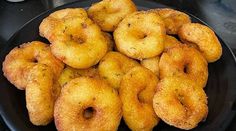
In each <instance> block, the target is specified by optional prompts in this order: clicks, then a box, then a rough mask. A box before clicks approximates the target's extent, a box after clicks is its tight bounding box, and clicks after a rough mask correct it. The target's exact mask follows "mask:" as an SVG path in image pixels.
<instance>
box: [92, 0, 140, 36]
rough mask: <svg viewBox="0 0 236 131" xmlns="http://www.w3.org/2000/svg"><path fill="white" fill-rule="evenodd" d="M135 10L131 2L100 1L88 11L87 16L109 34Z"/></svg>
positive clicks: (118, 0) (129, 0) (122, 0)
mask: <svg viewBox="0 0 236 131" xmlns="http://www.w3.org/2000/svg"><path fill="white" fill-rule="evenodd" d="M136 10H137V9H136V6H135V4H134V3H133V2H132V0H102V1H101V2H98V3H95V4H93V5H92V6H91V7H90V8H89V9H88V15H89V17H90V18H91V19H92V20H93V21H94V22H95V23H97V24H98V25H99V26H100V27H101V29H102V30H103V31H110V32H111V31H114V30H115V29H116V27H117V25H118V24H119V23H120V21H121V20H122V19H123V18H124V17H125V16H127V15H128V14H131V13H133V12H135V11H136Z"/></svg>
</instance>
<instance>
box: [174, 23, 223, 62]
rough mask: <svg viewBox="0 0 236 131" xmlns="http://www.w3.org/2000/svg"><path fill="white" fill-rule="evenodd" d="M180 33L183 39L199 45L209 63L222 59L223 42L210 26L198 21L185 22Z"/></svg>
mask: <svg viewBox="0 0 236 131" xmlns="http://www.w3.org/2000/svg"><path fill="white" fill-rule="evenodd" d="M178 35H179V37H180V39H181V41H183V42H185V43H186V44H188V43H191V44H195V45H197V47H198V49H199V50H200V51H201V53H202V54H203V56H204V57H205V58H206V59H207V61H208V62H209V63H211V62H215V61H217V60H218V59H220V57H221V55H222V47H221V44H220V42H219V40H218V38H217V36H216V35H215V33H214V31H212V30H211V29H210V28H209V27H207V26H205V25H202V24H198V23H189V24H185V25H183V26H182V27H181V28H180V30H179V33H178Z"/></svg>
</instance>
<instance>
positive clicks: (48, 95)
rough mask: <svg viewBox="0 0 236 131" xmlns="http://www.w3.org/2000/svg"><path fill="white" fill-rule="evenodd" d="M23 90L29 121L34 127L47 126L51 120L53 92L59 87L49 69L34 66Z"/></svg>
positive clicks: (38, 65)
mask: <svg viewBox="0 0 236 131" xmlns="http://www.w3.org/2000/svg"><path fill="white" fill-rule="evenodd" d="M27 81H28V82H27V85H26V89H25V95H26V107H27V109H28V113H29V118H30V121H31V122H32V123H33V124H34V125H38V126H39V125H47V124H48V123H49V122H51V121H52V120H53V110H54V102H55V99H56V98H55V96H57V95H58V94H57V93H58V92H56V94H55V92H54V91H55V90H58V88H59V87H60V86H58V85H57V84H54V83H55V78H54V75H53V72H52V70H51V68H50V67H49V66H47V65H44V64H36V65H35V66H34V67H33V68H31V70H30V71H29V76H28V79H27Z"/></svg>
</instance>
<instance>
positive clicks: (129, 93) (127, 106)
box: [119, 66, 159, 131]
mask: <svg viewBox="0 0 236 131" xmlns="http://www.w3.org/2000/svg"><path fill="white" fill-rule="evenodd" d="M157 83H158V78H157V77H156V76H155V74H153V73H152V72H151V71H150V70H148V69H146V68H144V67H141V66H137V67H134V68H132V69H131V70H129V71H128V72H127V74H125V75H124V77H123V78H122V81H121V86H120V89H119V95H120V98H121V101H122V103H123V106H122V109H123V118H124V120H125V123H126V124H127V125H128V127H129V128H130V129H131V130H134V131H150V130H152V129H153V127H154V126H156V125H157V123H158V122H159V118H158V117H157V116H156V114H155V112H154V110H153V107H152V100H153V96H154V94H155V89H156V86H157Z"/></svg>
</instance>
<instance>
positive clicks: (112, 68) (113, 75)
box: [98, 52, 139, 89]
mask: <svg viewBox="0 0 236 131" xmlns="http://www.w3.org/2000/svg"><path fill="white" fill-rule="evenodd" d="M138 65H139V64H138V62H136V61H135V60H132V59H130V58H128V57H126V56H125V55H122V54H121V53H119V52H108V53H107V54H106V55H105V56H104V57H103V58H102V60H101V61H100V63H99V65H98V72H99V75H100V76H101V78H103V79H104V80H106V81H107V82H108V83H109V84H110V85H111V86H112V87H113V88H115V89H118V88H119V87H120V81H121V79H122V77H123V75H124V74H125V73H126V72H127V71H129V70H130V69H131V68H133V67H134V66H138Z"/></svg>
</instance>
